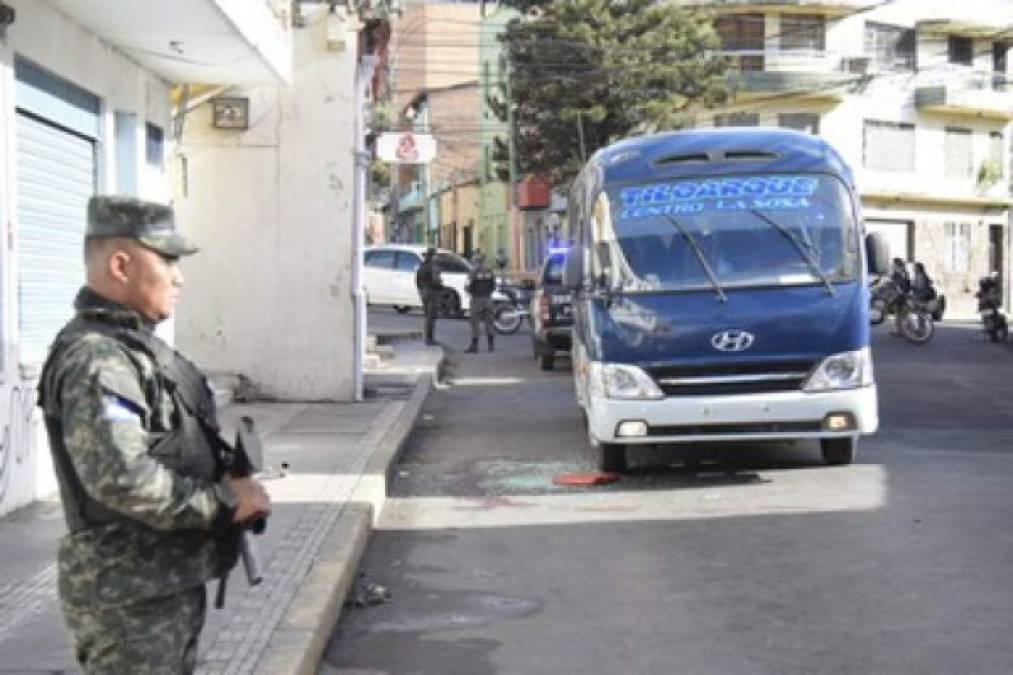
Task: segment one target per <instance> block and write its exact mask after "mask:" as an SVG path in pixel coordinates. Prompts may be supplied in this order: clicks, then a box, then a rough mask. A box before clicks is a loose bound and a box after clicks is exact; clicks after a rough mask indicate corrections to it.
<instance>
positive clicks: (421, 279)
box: [415, 246, 446, 345]
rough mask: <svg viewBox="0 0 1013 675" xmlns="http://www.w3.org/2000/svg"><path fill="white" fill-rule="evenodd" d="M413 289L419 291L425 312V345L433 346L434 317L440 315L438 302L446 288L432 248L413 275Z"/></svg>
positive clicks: (434, 340) (434, 342) (434, 339)
mask: <svg viewBox="0 0 1013 675" xmlns="http://www.w3.org/2000/svg"><path fill="white" fill-rule="evenodd" d="M415 287H416V288H418V289H419V297H421V298H422V309H423V310H424V312H425V324H424V325H425V333H426V344H427V345H435V344H436V338H435V336H434V333H435V331H436V317H437V315H438V314H439V313H440V302H441V301H442V299H443V294H444V292H445V291H446V287H445V286H444V285H443V279H442V278H441V277H440V266H439V263H437V262H436V249H435V248H433V247H432V246H430V247H429V248H427V249H426V253H425V256H424V257H423V260H422V264H421V265H420V266H419V269H418V271H417V272H416V273H415Z"/></svg>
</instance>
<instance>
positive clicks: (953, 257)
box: [945, 223, 971, 272]
mask: <svg viewBox="0 0 1013 675" xmlns="http://www.w3.org/2000/svg"><path fill="white" fill-rule="evenodd" d="M945 228H946V270H947V271H948V272H967V271H968V269H970V267H971V224H970V223H946V224H945Z"/></svg>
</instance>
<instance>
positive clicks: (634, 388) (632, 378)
mask: <svg viewBox="0 0 1013 675" xmlns="http://www.w3.org/2000/svg"><path fill="white" fill-rule="evenodd" d="M590 366H591V380H590V384H591V393H592V394H597V395H598V396H604V397H605V398H616V399H658V398H665V393H664V392H663V391H661V389H659V388H658V385H657V384H655V383H654V380H652V379H651V378H650V377H649V376H648V375H647V373H645V372H644V371H643V370H642V369H640V368H638V367H637V366H631V365H627V364H625V363H600V362H598V361H592V362H591V364H590Z"/></svg>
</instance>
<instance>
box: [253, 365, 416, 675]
mask: <svg viewBox="0 0 1013 675" xmlns="http://www.w3.org/2000/svg"><path fill="white" fill-rule="evenodd" d="M431 388H432V380H431V378H430V377H429V376H427V375H424V376H422V377H419V378H418V381H417V382H416V384H415V387H414V389H413V391H412V394H411V396H410V397H409V398H408V400H407V402H406V403H405V405H404V407H403V408H402V409H401V410H400V411H399V413H398V415H397V417H396V419H395V420H394V422H393V424H392V425H391V426H390V428H389V429H388V430H387V431H386V432H385V433H384V434H383V435H382V436H381V438H380V441H379V443H378V444H377V446H376V448H375V449H374V451H373V452H372V453H370V456H369V457H368V459H367V460H366V464H365V467H364V468H363V470H362V474H361V476H360V478H359V480H358V484H357V485H356V487H355V489H354V490H353V491H352V494H351V497H350V499H349V501H348V502H347V503H346V504H345V505H344V507H342V510H341V514H340V515H339V516H338V518H337V519H336V520H335V522H334V524H333V525H332V526H331V528H330V530H329V531H328V532H327V535H326V536H325V537H324V540H323V543H322V545H321V548H320V550H319V551H318V552H317V553H316V555H315V556H314V557H313V563H312V565H311V567H310V569H309V571H308V572H307V574H306V576H305V577H304V578H303V579H302V580H301V581H300V582H299V588H298V590H297V591H296V594H295V597H294V598H293V599H292V601H291V602H290V603H289V605H288V607H287V608H286V609H285V613H284V615H283V616H282V618H281V621H280V622H279V623H278V626H277V628H275V630H274V632H273V633H272V635H271V638H270V640H269V641H268V643H267V647H266V649H265V650H264V655H263V659H262V660H261V662H260V663H259V664H258V666H257V669H256V671H257V672H258V673H269V674H270V675H316V673H317V672H318V669H319V667H320V662H321V660H322V658H323V653H324V650H325V649H326V648H327V643H328V642H329V641H330V639H331V633H332V632H333V630H334V627H335V626H336V625H337V623H338V619H339V618H340V616H341V609H342V606H343V605H344V602H345V598H346V597H347V596H348V591H349V589H350V588H351V586H352V583H353V582H354V580H355V575H356V573H357V572H358V569H359V563H360V561H361V560H362V556H363V554H364V553H365V551H366V544H367V543H368V541H369V536H370V534H371V532H372V529H373V524H374V522H375V519H376V518H378V517H379V514H380V510H381V509H382V508H383V502H384V499H385V498H386V494H387V474H388V471H389V468H390V466H391V465H392V464H393V462H394V461H395V460H396V459H397V457H398V455H399V454H400V452H401V449H402V448H403V447H404V444H405V441H407V439H408V435H409V434H410V433H411V430H412V428H413V427H414V425H415V421H416V420H417V419H418V416H419V413H420V412H421V411H422V405H423V404H424V403H425V400H426V396H428V394H429V391H430V389H431Z"/></svg>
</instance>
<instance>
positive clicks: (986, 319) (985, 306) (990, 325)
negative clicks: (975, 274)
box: [974, 276, 1009, 342]
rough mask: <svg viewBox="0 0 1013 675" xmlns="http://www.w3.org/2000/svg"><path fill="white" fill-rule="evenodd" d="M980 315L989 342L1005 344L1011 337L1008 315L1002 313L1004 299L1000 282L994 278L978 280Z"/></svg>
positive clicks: (977, 295)
mask: <svg viewBox="0 0 1013 675" xmlns="http://www.w3.org/2000/svg"><path fill="white" fill-rule="evenodd" d="M974 297H976V298H978V313H979V314H981V323H982V326H983V327H984V330H985V335H986V336H987V337H988V340H989V342H1000V341H1001V342H1005V341H1006V338H1007V337H1008V335H1009V326H1008V324H1007V322H1006V315H1005V314H1003V313H1002V312H1001V311H1000V308H1001V306H1002V297H1001V292H1000V290H999V281H998V279H996V278H995V277H994V276H987V277H982V278H981V279H979V280H978V292H977V293H975V294H974Z"/></svg>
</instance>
